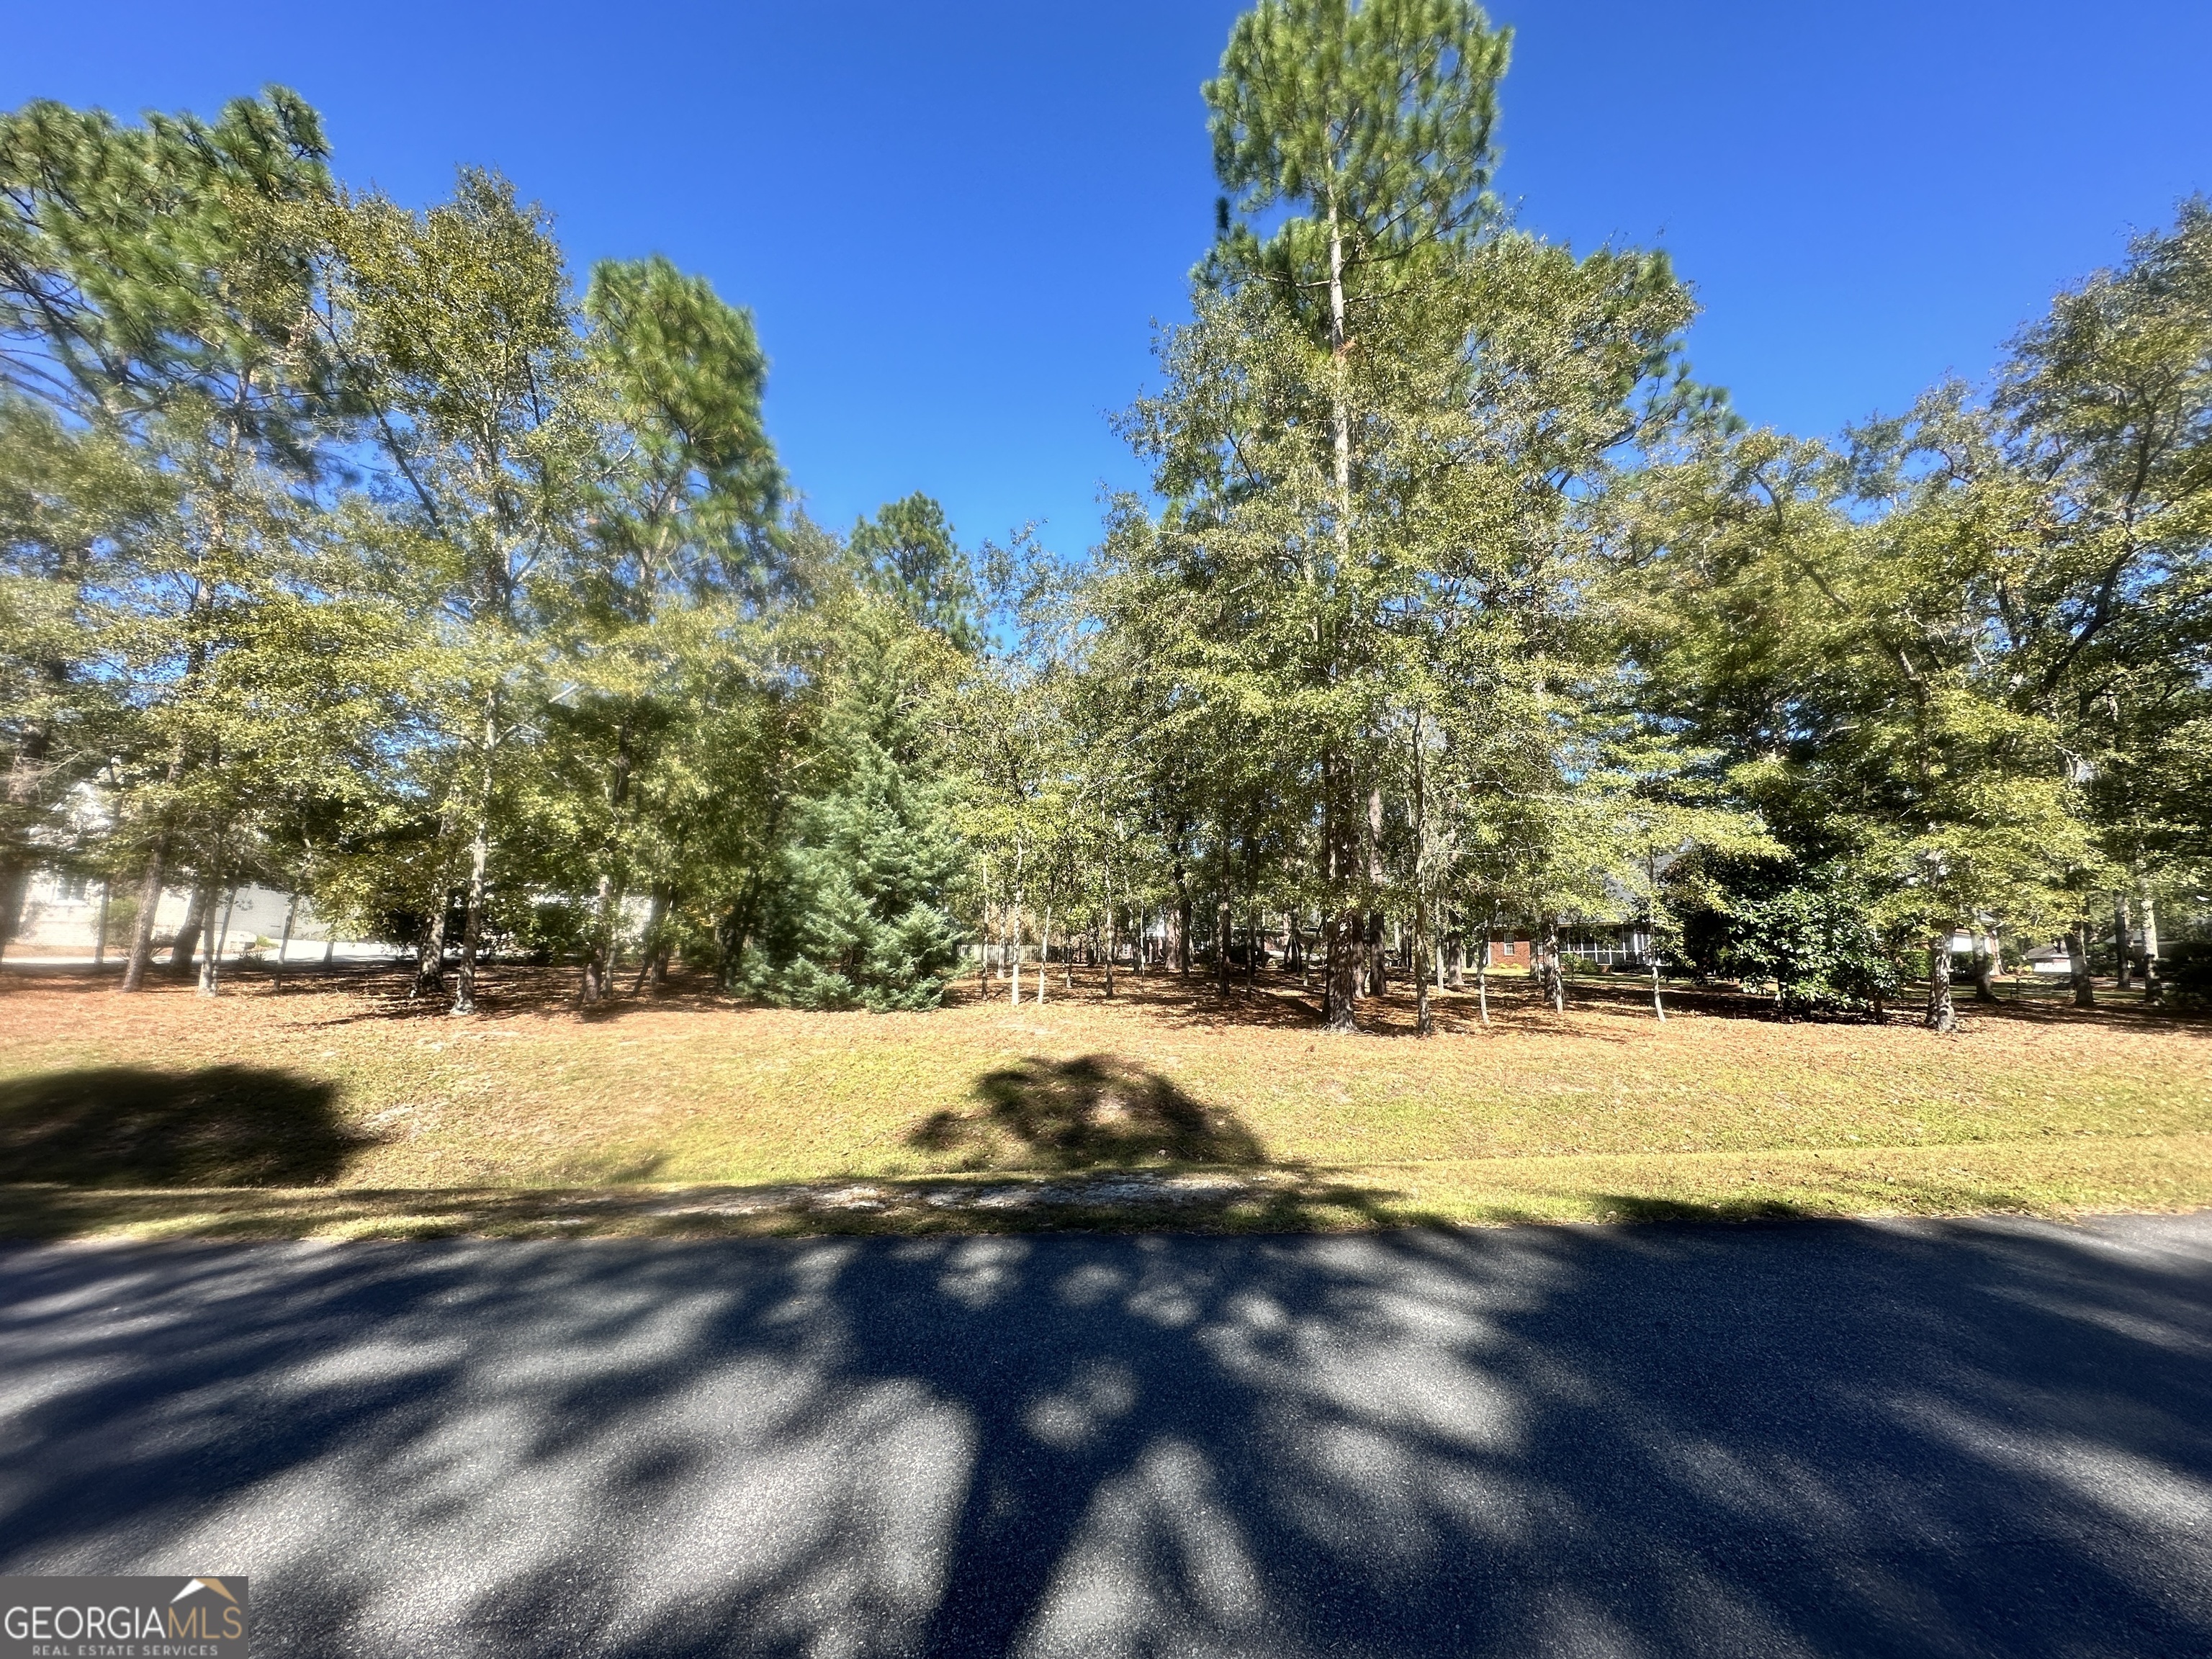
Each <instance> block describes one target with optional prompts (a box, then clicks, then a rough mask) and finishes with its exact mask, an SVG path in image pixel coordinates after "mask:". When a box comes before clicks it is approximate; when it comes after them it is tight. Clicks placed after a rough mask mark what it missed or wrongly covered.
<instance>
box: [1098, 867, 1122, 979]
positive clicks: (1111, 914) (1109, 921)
mask: <svg viewBox="0 0 2212 1659" xmlns="http://www.w3.org/2000/svg"><path fill="white" fill-rule="evenodd" d="M1099 874H1100V876H1101V878H1102V881H1103V885H1104V887H1105V889H1106V994H1107V995H1108V996H1109V998H1110V997H1111V996H1112V995H1113V994H1114V958H1115V957H1116V956H1118V955H1119V954H1120V953H1121V916H1120V915H1118V914H1117V913H1116V912H1115V908H1114V872H1113V870H1112V868H1111V867H1110V866H1109V867H1107V868H1103V869H1102V870H1101V871H1100V872H1099Z"/></svg>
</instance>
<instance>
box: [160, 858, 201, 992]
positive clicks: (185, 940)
mask: <svg viewBox="0 0 2212 1659" xmlns="http://www.w3.org/2000/svg"><path fill="white" fill-rule="evenodd" d="M207 910H208V896H207V884H206V883H205V882H204V881H199V880H195V881H194V882H193V883H192V884H191V889H190V890H189V896H187V897H186V898H185V919H184V921H183V923H182V924H181V925H180V926H179V927H178V929H177V937H176V939H174V940H173V941H172V942H171V944H170V945H169V977H170V978H171V979H190V978H191V975H192V956H193V953H194V952H195V951H197V950H198V948H199V943H200V930H201V928H202V927H204V926H205V924H206V921H207Z"/></svg>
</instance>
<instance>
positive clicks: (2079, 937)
mask: <svg viewBox="0 0 2212 1659" xmlns="http://www.w3.org/2000/svg"><path fill="white" fill-rule="evenodd" d="M2066 979H2067V982H2068V983H2069V985H2071V986H2072V987H2074V1006H2075V1007H2076V1008H2093V1007H2095V1006H2097V987H2095V986H2093V985H2092V984H2091V983H2090V982H2089V929H2088V927H2087V924H2086V923H2085V922H2083V921H2081V919H2080V918H2079V917H2076V918H2075V921H2074V924H2073V926H2072V927H2069V928H2068V929H2067V930H2066Z"/></svg>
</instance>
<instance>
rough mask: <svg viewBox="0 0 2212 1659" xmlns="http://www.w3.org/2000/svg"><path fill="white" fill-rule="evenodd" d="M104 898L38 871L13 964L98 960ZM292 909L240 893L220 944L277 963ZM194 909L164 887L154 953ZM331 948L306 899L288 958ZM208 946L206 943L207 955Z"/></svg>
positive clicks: (350, 951) (120, 950)
mask: <svg viewBox="0 0 2212 1659" xmlns="http://www.w3.org/2000/svg"><path fill="white" fill-rule="evenodd" d="M104 897H105V895H104V893H103V891H102V884H101V883H100V882H99V881H96V880H92V879H88V878H86V877H83V876H73V875H69V874H66V873H64V872H60V871H57V870H40V871H39V872H36V873H34V874H33V876H32V878H31V880H30V883H29V885H28V887H27V890H26V891H25V893H24V896H23V915H22V919H21V921H20V922H19V923H18V924H17V927H16V929H15V938H14V939H11V940H9V945H8V957H9V960H11V961H15V960H21V959H23V958H27V957H29V958H37V957H46V958H53V957H63V958H77V957H91V956H93V955H94V954H95V950H96V946H97V945H98V944H99V939H100V912H101V909H102V908H103V903H102V901H103V898H104ZM291 903H292V896H291V895H290V894H289V893H280V892H278V891H277V890H276V889H275V888H273V887H258V886H252V887H241V888H240V889H239V890H238V897H237V900H236V902H234V904H232V905H231V908H230V933H229V936H228V939H225V940H224V941H223V946H222V953H223V955H224V956H225V957H240V956H244V955H246V954H247V953H248V952H250V951H259V952H260V954H261V955H262V956H263V957H265V958H267V959H269V960H271V961H273V960H275V953H276V944H277V941H278V940H280V939H283V936H284V913H285V911H286V910H287V909H288V908H290V906H291ZM188 908H191V894H190V893H189V892H188V891H187V890H185V889H183V888H176V887H171V888H164V889H162V890H161V903H160V905H159V906H158V907H156V908H155V911H154V939H155V945H156V946H157V948H158V947H161V946H166V945H167V944H168V942H169V941H170V940H171V939H174V938H175V937H176V934H177V929H178V928H179V927H182V926H183V925H184V920H185V911H186V910H187V909H188ZM222 919H223V912H222V906H221V905H220V904H218V905H217V906H216V914H215V915H213V916H211V917H210V918H209V919H208V926H209V928H210V933H211V934H213V933H220V932H221V931H222ZM329 945H331V936H330V930H329V929H328V928H327V927H325V926H324V924H323V923H322V921H320V920H319V918H318V917H317V916H316V915H315V907H314V904H313V902H312V901H311V900H309V899H308V898H307V897H306V896H301V900H300V908H299V910H298V911H297V912H296V913H295V915H294V916H293V918H292V942H291V945H290V946H289V949H287V950H286V951H285V953H284V956H285V960H286V961H288V962H320V961H321V960H322V959H323V954H324V951H325V949H326V948H327V947H328V946H329ZM128 948H129V947H128V945H125V943H123V942H122V941H119V940H115V939H112V938H111V941H110V943H109V945H108V949H107V951H106V955H107V956H108V957H109V958H110V959H111V960H119V959H120V958H121V957H123V956H124V955H125V953H126V952H127V950H128ZM205 948H206V947H205V945H203V946H202V949H203V950H204V949H205ZM391 948H392V947H391V946H389V945H384V944H380V943H378V942H376V941H374V940H362V939H339V940H337V948H336V950H335V951H334V952H333V954H334V955H336V956H337V957H342V958H345V959H347V960H357V959H359V958H361V957H380V956H386V955H389V954H390V952H391Z"/></svg>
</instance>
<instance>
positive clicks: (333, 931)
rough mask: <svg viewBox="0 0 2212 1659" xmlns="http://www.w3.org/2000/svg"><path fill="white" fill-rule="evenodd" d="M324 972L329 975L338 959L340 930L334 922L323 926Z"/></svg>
mask: <svg viewBox="0 0 2212 1659" xmlns="http://www.w3.org/2000/svg"><path fill="white" fill-rule="evenodd" d="M323 927H324V929H325V932H324V934H323V971H324V972H325V973H326V974H327V973H329V972H330V971H331V968H332V967H333V966H334V965H335V964H336V963H337V959H338V930H337V925H336V924H335V923H332V922H327V921H326V922H325V923H324V924H323Z"/></svg>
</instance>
